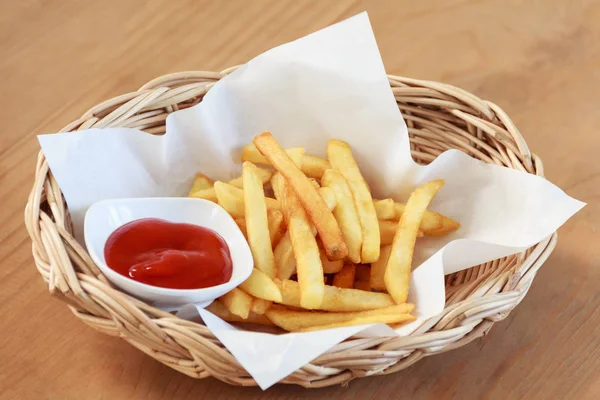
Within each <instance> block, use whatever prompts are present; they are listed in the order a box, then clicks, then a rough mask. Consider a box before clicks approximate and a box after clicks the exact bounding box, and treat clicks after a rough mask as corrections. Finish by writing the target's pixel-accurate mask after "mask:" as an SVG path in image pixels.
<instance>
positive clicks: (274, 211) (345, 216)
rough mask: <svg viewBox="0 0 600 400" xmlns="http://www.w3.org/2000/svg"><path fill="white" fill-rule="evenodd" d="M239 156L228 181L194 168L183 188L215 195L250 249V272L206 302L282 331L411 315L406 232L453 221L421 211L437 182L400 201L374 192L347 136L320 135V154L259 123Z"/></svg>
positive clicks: (442, 228) (439, 231) (412, 237)
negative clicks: (282, 140) (288, 144)
mask: <svg viewBox="0 0 600 400" xmlns="http://www.w3.org/2000/svg"><path fill="white" fill-rule="evenodd" d="M242 162H243V166H242V176H240V177H238V178H236V179H233V180H231V181H229V182H220V181H217V182H213V181H212V180H211V179H209V178H208V177H206V176H204V175H202V174H198V175H196V178H195V180H194V183H193V185H192V188H191V190H190V194H189V196H190V197H196V198H203V199H207V200H210V201H213V202H216V203H218V204H220V205H221V206H222V207H223V208H224V209H225V210H226V211H227V212H228V213H229V214H230V215H231V216H232V217H233V218H234V220H235V221H236V223H237V224H238V226H239V228H240V230H241V231H242V232H243V234H244V236H245V237H246V239H247V240H248V244H249V246H250V249H251V251H252V256H253V258H254V268H253V271H252V274H251V275H250V277H249V278H248V279H247V280H246V281H245V282H243V283H242V284H241V285H240V286H239V287H237V288H235V289H233V290H231V291H230V292H228V293H227V294H225V295H224V296H222V297H220V298H219V299H218V300H216V301H215V302H213V303H212V304H211V305H210V306H209V307H207V309H208V310H209V311H211V312H213V313H214V314H216V315H217V316H219V317H220V318H222V319H224V320H226V321H230V322H246V323H254V324H260V325H269V326H278V327H280V328H282V329H284V330H286V331H290V332H303V331H312V330H318V329H328V328H335V327H341V326H349V325H359V324H367V323H387V324H390V325H393V326H395V325H397V324H402V323H406V322H409V321H412V320H414V316H412V315H411V312H412V311H413V310H414V305H413V304H409V303H407V302H406V300H407V296H408V291H409V283H410V273H411V264H412V256H413V251H414V247H415V244H416V240H417V238H418V237H421V236H442V235H445V234H447V233H449V232H451V231H454V230H456V229H458V228H459V226H460V225H459V223H458V222H456V221H454V220H453V219H451V218H448V217H446V216H443V215H441V214H438V213H436V212H432V211H428V210H427V207H428V205H429V203H430V202H431V200H432V199H433V197H434V196H435V194H436V193H437V191H438V190H439V189H440V188H441V187H442V186H443V184H444V182H443V181H441V180H436V181H431V182H428V183H426V184H424V185H422V186H420V187H418V188H417V189H416V190H415V191H414V192H413V193H412V195H411V196H410V198H409V199H408V202H407V203H406V204H401V203H397V202H395V201H394V200H392V199H383V200H375V199H373V198H372V197H371V191H370V189H369V186H368V185H367V183H366V181H365V180H364V178H363V176H362V174H361V172H360V169H359V167H358V165H357V163H356V161H355V160H354V157H353V155H352V151H351V149H350V146H349V145H348V144H347V143H345V142H343V141H340V140H330V141H329V142H328V144H327V160H325V159H322V158H319V157H314V156H311V155H308V154H305V152H304V148H290V149H286V150H284V149H283V148H282V147H281V146H280V145H279V143H277V141H276V140H275V138H274V137H273V136H272V135H271V134H270V133H269V132H264V133H262V134H260V135H258V136H256V137H255V138H254V139H253V144H249V145H247V146H246V147H244V149H243V151H242Z"/></svg>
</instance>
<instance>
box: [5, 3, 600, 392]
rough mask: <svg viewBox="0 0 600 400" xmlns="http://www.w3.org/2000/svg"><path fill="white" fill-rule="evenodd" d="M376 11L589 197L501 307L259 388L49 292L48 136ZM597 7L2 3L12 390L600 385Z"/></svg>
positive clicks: (408, 57) (395, 36) (394, 42)
mask: <svg viewBox="0 0 600 400" xmlns="http://www.w3.org/2000/svg"><path fill="white" fill-rule="evenodd" d="M362 10H367V11H368V12H369V14H370V18H371V22H372V24H373V28H374V31H375V35H376V37H377V40H378V43H379V46H380V50H381V54H382V57H383V61H384V63H385V66H386V69H387V71H388V72H390V73H393V74H397V75H404V76H409V77H415V78H423V79H431V80H439V81H444V82H447V83H451V84H454V85H457V86H460V87H462V88H464V89H466V90H468V91H471V92H473V93H475V94H476V95H478V96H480V97H482V98H487V99H490V100H493V101H494V102H496V103H497V104H499V105H500V106H501V107H503V108H504V109H505V110H506V111H507V112H508V113H509V115H511V116H512V118H513V119H514V121H515V123H516V124H517V126H518V127H519V128H520V129H521V132H522V133H523V134H524V136H525V138H526V139H527V140H528V143H529V145H530V147H531V149H532V150H533V151H534V152H536V153H537V154H539V155H540V156H541V157H542V159H543V160H544V164H545V167H546V175H547V177H548V178H549V179H550V180H552V181H553V182H554V183H556V184H557V185H559V186H560V187H562V188H563V189H565V190H566V191H568V193H569V194H571V195H573V196H575V197H577V198H579V199H581V200H583V201H586V202H588V203H589V205H588V206H587V207H586V208H585V209H584V210H583V211H582V212H581V213H579V214H578V215H577V216H576V217H575V218H573V219H572V220H571V221H569V222H568V223H567V224H566V225H565V226H564V227H563V228H562V229H561V230H560V233H559V242H558V247H557V248H556V250H555V252H554V253H553V255H552V256H551V257H550V259H549V260H548V261H547V263H546V265H545V266H544V267H543V268H542V269H541V271H540V272H539V273H538V276H537V278H536V281H535V283H534V285H533V287H532V288H531V290H530V292H529V294H528V296H527V297H526V298H525V300H524V301H523V302H522V304H521V305H520V306H519V307H518V308H517V309H516V310H515V311H514V312H513V313H511V315H510V316H509V317H508V318H507V319H506V320H505V321H503V322H501V323H498V324H496V326H495V327H494V328H493V329H492V331H491V332H490V334H489V335H488V336H486V337H484V338H482V339H480V340H478V341H476V342H475V343H472V344H470V345H468V346H466V347H463V348H460V349H458V350H454V351H451V352H448V353H444V354H441V355H437V356H434V357H429V358H426V359H424V360H423V361H421V362H419V363H417V364H416V365H414V366H413V367H411V368H409V369H407V370H404V371H401V372H398V373H395V374H393V375H389V376H384V377H374V378H365V379H360V380H356V381H352V382H350V384H349V385H348V386H347V387H341V386H336V387H330V388H324V389H318V390H307V389H303V388H300V387H293V386H283V385H278V386H275V387H273V388H271V389H269V390H268V391H266V392H262V391H261V390H260V389H258V388H239V387H230V386H227V385H225V384H223V383H221V382H219V381H217V380H215V379H212V378H209V379H205V380H200V381H198V380H194V379H191V378H189V377H187V376H184V375H182V374H180V373H178V372H176V371H174V370H172V369H170V368H168V367H166V366H163V365H161V364H160V363H159V362H157V361H154V360H153V359H151V358H150V357H147V356H145V355H144V354H142V353H141V352H139V351H138V350H136V349H135V348H133V347H131V346H130V345H128V344H127V343H125V342H124V341H121V340H119V339H116V338H111V337H108V336H103V335H102V334H100V333H96V332H95V331H93V330H92V329H90V328H88V327H87V326H85V325H84V324H83V323H81V322H80V321H79V320H77V319H76V318H74V317H73V316H72V315H71V314H70V312H69V310H68V309H67V307H65V306H64V305H63V304H62V303H60V302H59V301H57V300H55V299H53V298H51V297H50V296H49V295H48V293H47V288H46V287H45V285H44V283H43V281H42V279H41V277H40V276H39V275H38V273H37V271H36V269H35V267H34V264H33V260H32V256H31V253H30V252H31V246H30V241H29V238H28V236H27V234H26V231H25V228H24V226H23V208H24V205H25V202H26V197H27V194H28V192H29V190H30V185H31V183H32V182H33V171H34V166H35V159H36V154H37V152H38V149H39V147H38V143H37V141H36V138H35V135H36V134H39V133H48V132H54V131H56V130H58V129H60V128H61V127H62V126H64V125H66V124H67V123H68V122H70V121H71V120H73V119H76V118H77V117H78V116H79V115H80V114H82V113H83V112H84V111H86V110H87V109H88V108H90V107H91V106H93V105H95V104H97V103H99V102H100V101H102V100H105V99H107V98H110V97H112V96H115V95H118V94H122V93H125V92H129V91H131V90H134V89H136V88H138V87H139V86H141V85H142V84H143V83H145V82H146V81H148V80H150V79H152V78H154V77H156V76H159V75H162V74H166V73H169V72H175V71H184V70H197V69H203V70H220V69H223V68H226V67H229V66H231V65H235V64H239V63H243V62H245V61H247V60H248V59H250V58H252V57H254V56H256V55H258V54H260V53H261V52H263V51H265V50H267V49H269V48H271V47H273V46H276V45H279V44H282V43H285V42H287V41H290V40H293V39H296V38H298V37H301V36H303V35H306V34H308V33H310V32H313V31H315V30H318V29H320V28H323V27H325V26H327V25H330V24H331V23H334V22H337V21H340V20H342V19H344V18H346V17H348V16H351V15H353V14H356V13H357V12H360V11H362ZM599 21H600V2H598V1H575V0H572V1H569V0H564V1H559V0H539V1H516V0H515V1H507V0H446V1H443V0H439V1H426V2H416V1H415V2H413V1H409V0H405V1H399V0H396V1H391V0H390V1H374V0H365V1H362V2H359V1H351V0H340V1H317V0H312V1H308V0H281V1H275V0H272V1H267V0H264V1H263V0H260V1H259V0H252V1H245V0H236V1H233V0H223V1H218V0H214V1H213V0H190V1H177V0H145V1H142V0H129V1H116V0H110V1H107V0H103V1H83V0H47V1H36V0H26V1H2V2H0V77H1V80H0V94H1V96H2V97H1V98H0V121H2V129H1V130H0V177H1V186H0V197H1V199H2V206H1V207H0V220H1V221H2V222H1V229H0V260H1V262H0V304H1V306H0V312H1V315H0V399H60V400H69V399H194V400H197V399H229V398H242V399H254V398H266V399H296V398H331V399H334V398H335V399H337V398H339V399H342V398H343V399H388V398H412V399H445V398H456V399H479V398H490V399H520V398H527V399H534V398H548V399H568V398H571V399H598V398H600V328H599V326H600V257H599V254H600V251H599V250H598V249H597V247H595V246H596V245H597V244H598V243H599V242H600V232H599V230H598V225H600V206H599V205H598V200H599V197H600V166H599V165H600V164H599V163H598V154H599V150H600V112H598V106H599V105H600V103H599V100H598V96H599V94H598V93H599V92H600V24H599V23H598V22H599ZM515 195H517V194H515Z"/></svg>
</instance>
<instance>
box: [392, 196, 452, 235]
mask: <svg viewBox="0 0 600 400" xmlns="http://www.w3.org/2000/svg"><path fill="white" fill-rule="evenodd" d="M394 207H395V209H396V214H397V218H400V217H401V216H402V214H403V213H404V209H405V208H406V205H405V204H402V203H395V204H394ZM419 228H420V230H421V231H422V232H423V234H425V236H434V237H437V236H443V235H445V234H447V233H449V232H452V231H455V230H457V229H458V228H460V224H459V223H458V222H457V221H455V220H453V219H452V218H449V217H446V216H445V215H442V214H440V213H436V212H435V211H429V210H427V211H425V214H423V219H422V220H421V224H420V225H419Z"/></svg>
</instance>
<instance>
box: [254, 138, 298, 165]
mask: <svg viewBox="0 0 600 400" xmlns="http://www.w3.org/2000/svg"><path fill="white" fill-rule="evenodd" d="M285 152H286V153H287V155H288V156H289V157H290V158H291V159H292V160H294V162H296V164H297V165H300V162H302V160H303V158H304V147H293V148H291V149H287V150H285ZM244 161H250V162H251V163H253V164H261V165H271V163H270V162H269V160H268V159H267V158H265V156H263V155H262V154H261V153H260V151H258V149H257V148H256V146H255V145H254V144H252V143H250V144H247V145H246V146H244V148H243V149H242V162H244Z"/></svg>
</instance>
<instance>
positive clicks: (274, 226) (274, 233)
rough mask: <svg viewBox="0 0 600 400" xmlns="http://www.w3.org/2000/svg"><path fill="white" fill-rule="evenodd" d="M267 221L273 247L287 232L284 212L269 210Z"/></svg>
mask: <svg viewBox="0 0 600 400" xmlns="http://www.w3.org/2000/svg"><path fill="white" fill-rule="evenodd" d="M267 221H268V223H269V236H270V238H271V247H272V248H275V246H277V243H279V241H280V240H281V238H282V237H283V235H284V234H285V226H284V225H283V213H282V212H281V211H279V210H269V211H267Z"/></svg>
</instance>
